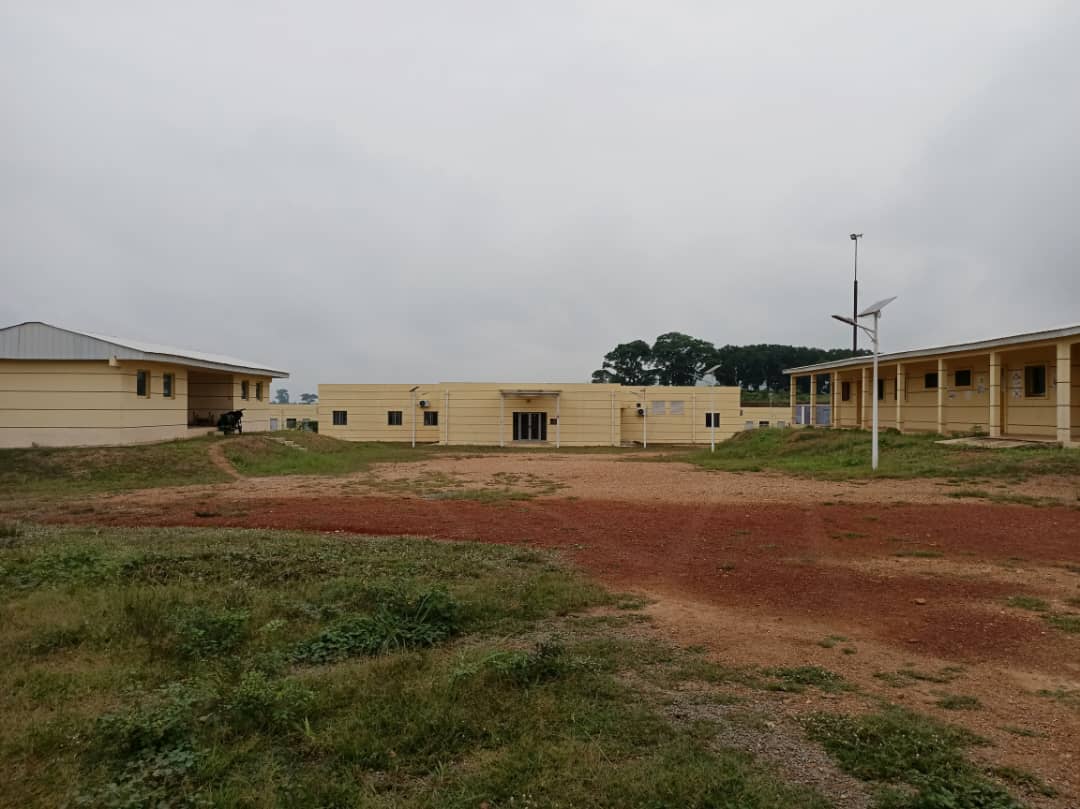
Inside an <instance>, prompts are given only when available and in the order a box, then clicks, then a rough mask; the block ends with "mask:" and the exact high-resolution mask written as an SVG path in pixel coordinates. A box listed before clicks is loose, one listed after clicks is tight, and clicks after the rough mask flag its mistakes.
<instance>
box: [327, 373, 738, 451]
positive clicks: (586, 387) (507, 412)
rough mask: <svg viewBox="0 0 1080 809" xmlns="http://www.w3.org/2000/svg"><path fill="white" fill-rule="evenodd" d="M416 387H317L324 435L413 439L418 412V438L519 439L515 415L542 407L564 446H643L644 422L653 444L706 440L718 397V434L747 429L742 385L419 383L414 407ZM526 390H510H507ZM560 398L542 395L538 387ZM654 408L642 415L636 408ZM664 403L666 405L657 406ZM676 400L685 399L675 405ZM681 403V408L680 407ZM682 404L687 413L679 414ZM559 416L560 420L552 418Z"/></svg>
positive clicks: (553, 436) (550, 439) (550, 430)
mask: <svg viewBox="0 0 1080 809" xmlns="http://www.w3.org/2000/svg"><path fill="white" fill-rule="evenodd" d="M412 387H413V386H412V385H319V406H318V412H319V432H320V433H323V434H325V435H330V436H334V437H336V438H343V439H346V440H351V441H402V442H405V441H410V440H411V438H412V423H413V422H412V415H413V414H414V413H415V415H416V440H417V441H418V442H425V443H436V442H437V443H442V444H453V445H470V444H474V445H498V444H499V443H500V442H502V443H504V444H507V445H509V444H511V443H513V413H514V412H515V411H521V412H542V413H544V414H545V420H546V421H547V422H548V424H547V443H548V444H555V443H556V441H558V443H559V445H560V446H567V447H574V446H603V445H611V444H616V445H617V444H621V443H631V442H636V443H641V442H642V441H643V440H644V438H645V431H646V422H647V433H648V436H647V437H648V441H649V443H654V442H655V443H658V444H660V443H680V444H683V443H687V444H688V443H692V442H696V443H699V444H700V443H707V442H708V441H709V436H708V431H707V430H706V428H705V426H704V423H705V412H706V410H707V409H708V407H709V404H708V402H709V401H710V400H713V399H715V401H716V406H717V410H718V411H719V412H720V413H721V422H720V424H721V426H720V428H719V429H718V430H717V439H722V438H727V437H729V436H730V435H731V434H732V433H734V432H735V431H736V430H738V429H740V428H741V422H740V421H739V415H738V412H739V411H738V402H739V392H738V389H737V388H715V389H712V388H690V387H686V388H676V387H651V388H648V389H646V390H644V391H643V390H642V389H641V388H626V387H622V386H620V385H597V384H590V383H568V384H557V385H552V384H539V383H440V384H435V385H421V386H418V387H417V390H416V391H415V401H416V402H419V401H421V400H426V401H428V403H429V405H428V407H426V408H420V407H419V406H417V407H415V408H414V407H413V405H412V402H413V398H412V397H413V395H414V394H412V393H410V389H411V388H412ZM504 390H505V391H524V393H508V394H507V395H506V396H505V398H504V396H503V394H502V393H501V391H504ZM541 390H543V391H545V392H546V393H550V394H553V393H554V392H555V391H556V390H557V391H559V396H558V398H557V399H556V397H555V396H554V395H539V394H538V393H537V391H541ZM639 402H640V403H642V404H644V405H646V406H647V407H648V408H649V415H648V417H647V418H645V417H642V416H638V414H637V405H638V403H639ZM657 402H661V403H662V405H658V404H657ZM673 403H679V404H675V405H673ZM680 405H681V408H680ZM680 409H681V411H682V412H681V413H678V412H677V411H678V410H680ZM334 411H345V412H346V414H347V420H348V423H347V424H346V425H344V426H341V425H334V423H333V413H334ZM388 411H401V413H402V422H403V423H402V424H401V425H400V426H391V425H389V424H388V423H387V412H388ZM425 411H426V412H431V413H438V422H439V423H438V425H437V426H424V424H423V418H424V416H423V414H424V412H425ZM556 417H557V418H558V424H553V423H551V421H552V420H553V419H555V418H556Z"/></svg>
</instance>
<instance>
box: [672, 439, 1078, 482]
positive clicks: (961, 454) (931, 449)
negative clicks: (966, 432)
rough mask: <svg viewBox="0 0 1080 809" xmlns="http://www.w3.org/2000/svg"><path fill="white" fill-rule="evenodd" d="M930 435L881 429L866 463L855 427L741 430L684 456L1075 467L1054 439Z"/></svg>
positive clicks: (865, 447)
mask: <svg viewBox="0 0 1080 809" xmlns="http://www.w3.org/2000/svg"><path fill="white" fill-rule="evenodd" d="M938 439H940V436H936V435H916V434H911V435H901V434H900V433H897V432H895V431H885V432H884V433H882V434H881V436H880V448H881V463H880V465H879V468H878V471H877V472H876V473H875V472H873V471H872V470H871V469H870V435H869V433H867V432H865V431H861V430H819V429H795V428H788V429H784V430H748V431H746V432H743V433H738V434H737V435H735V436H734V437H733V438H732V439H730V440H729V441H725V442H723V443H722V444H719V445H717V447H716V452H707V451H702V452H694V453H692V454H690V455H688V456H687V460H689V461H691V462H693V463H696V464H698V465H699V466H702V467H704V468H706V469H718V470H724V471H730V472H747V471H749V472H760V471H774V472H785V473H788V474H792V475H801V476H807V477H815V478H823V479H828V480H847V479H853V478H865V477H885V478H920V477H929V478H952V479H955V480H956V481H971V480H977V479H1007V480H1020V479H1023V478H1025V477H1029V476H1034V475H1078V474H1080V453H1075V452H1070V451H1069V450H1064V449H1060V448H1058V447H1054V446H1037V447H1020V448H1014V449H985V448H979V447H957V446H945V445H941V444H937V443H935V442H936V441H937V440H938Z"/></svg>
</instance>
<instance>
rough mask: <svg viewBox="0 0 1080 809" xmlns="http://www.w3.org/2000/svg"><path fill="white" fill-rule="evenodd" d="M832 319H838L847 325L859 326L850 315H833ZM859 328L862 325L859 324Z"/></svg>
mask: <svg viewBox="0 0 1080 809" xmlns="http://www.w3.org/2000/svg"><path fill="white" fill-rule="evenodd" d="M833 320H839V321H840V322H841V323H847V324H848V325H849V326H859V324H858V323H856V322H855V321H854V320H852V319H851V318H850V317H844V316H843V315H833ZM859 328H862V326H859Z"/></svg>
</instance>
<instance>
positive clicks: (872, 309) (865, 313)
mask: <svg viewBox="0 0 1080 809" xmlns="http://www.w3.org/2000/svg"><path fill="white" fill-rule="evenodd" d="M895 300H896V295H893V296H892V297H891V298H886V299H885V300H883V301H878V302H877V303H874V304H871V305H870V306H867V307H866V308H865V309H863V310H862V311H861V312H859V317H869V316H870V315H880V314H881V310H882V309H884V308H885V307H886V306H888V305H889V304H890V303H892V302H893V301H895Z"/></svg>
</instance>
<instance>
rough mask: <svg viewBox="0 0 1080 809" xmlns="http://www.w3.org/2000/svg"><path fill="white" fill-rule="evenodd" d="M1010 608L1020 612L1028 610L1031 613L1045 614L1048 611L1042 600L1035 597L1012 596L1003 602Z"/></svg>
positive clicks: (1048, 606) (1048, 607)
mask: <svg viewBox="0 0 1080 809" xmlns="http://www.w3.org/2000/svg"><path fill="white" fill-rule="evenodd" d="M1005 603H1006V604H1008V605H1009V606H1010V607H1016V608H1018V609H1021V610H1030V611H1032V612H1046V611H1047V610H1048V609H1050V605H1049V604H1047V603H1046V602H1045V601H1044V600H1043V599H1041V598H1036V597H1035V596H1013V597H1012V598H1010V599H1009V600H1008V601H1006V602H1005Z"/></svg>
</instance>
